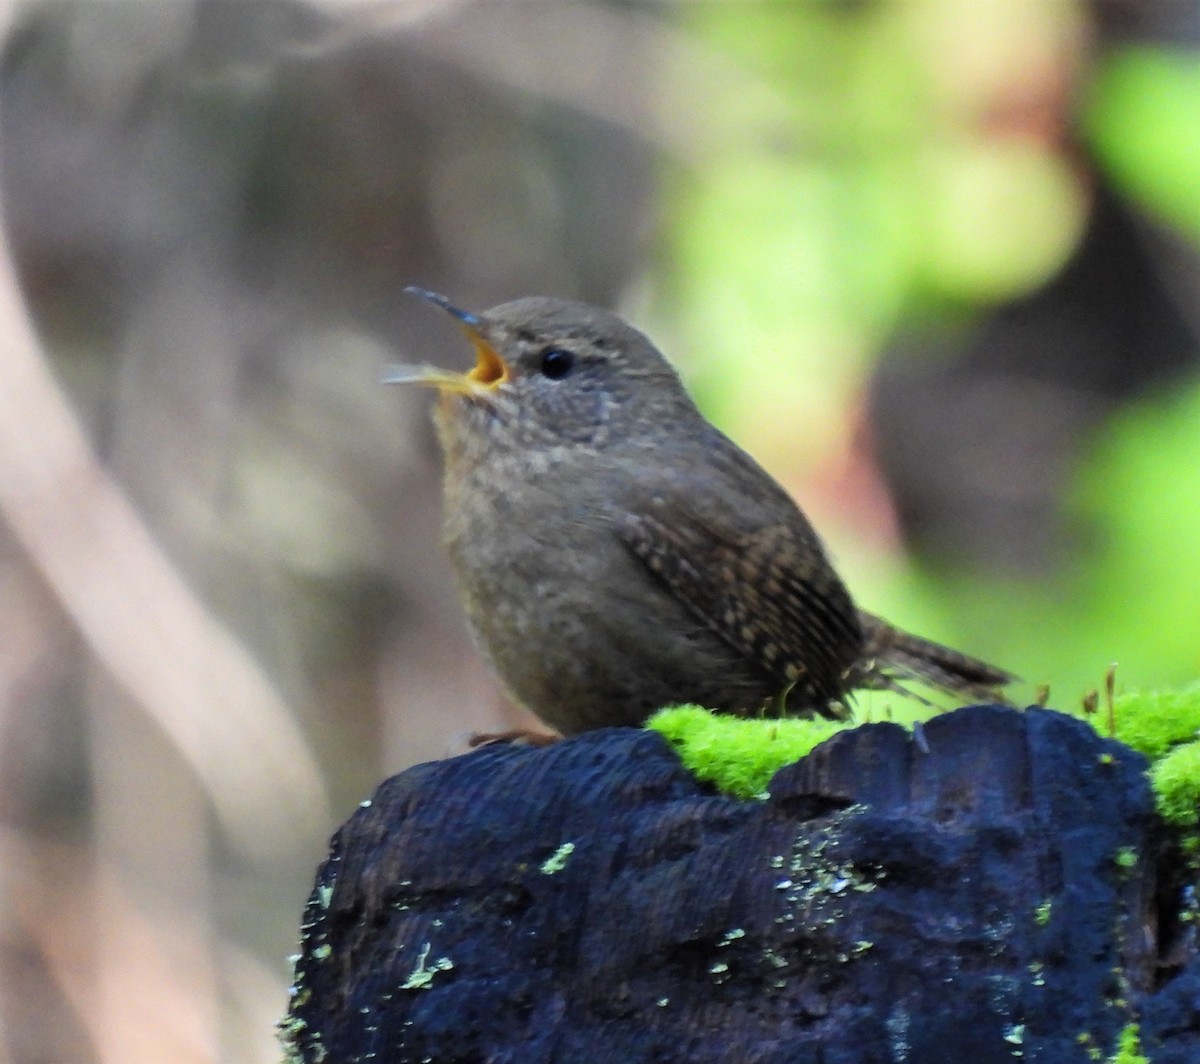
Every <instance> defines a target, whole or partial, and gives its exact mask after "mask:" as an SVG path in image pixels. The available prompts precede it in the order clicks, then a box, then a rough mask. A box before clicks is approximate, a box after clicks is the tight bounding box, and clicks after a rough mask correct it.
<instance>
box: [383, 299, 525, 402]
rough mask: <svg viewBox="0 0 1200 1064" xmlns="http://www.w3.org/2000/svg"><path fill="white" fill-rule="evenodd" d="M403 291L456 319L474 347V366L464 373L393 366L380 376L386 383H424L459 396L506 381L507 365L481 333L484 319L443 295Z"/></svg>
mask: <svg viewBox="0 0 1200 1064" xmlns="http://www.w3.org/2000/svg"><path fill="white" fill-rule="evenodd" d="M404 291H406V292H411V293H412V294H413V295H416V296H420V297H421V298H422V299H424V300H425V301H426V302H428V303H432V304H433V305H434V306H436V307H440V308H441V309H442V310H444V311H445V312H446V313H447V314H449V315H450V316H451V317H453V318H455V319H456V320H457V321H458V323H459V325H460V326H461V327H462V330H463V332H465V333H466V334H467V336H468V337H469V338H470V340H471V346H472V347H473V348H474V349H475V365H474V367H473V368H472V369H470V370H468V371H467V372H466V373H455V372H452V371H451V370H445V369H438V368H437V367H435V366H395V367H393V368H392V369H390V370H389V371H388V372H387V373H386V374H385V375H384V377H383V381H384V383H385V384H423V385H426V386H429V387H433V388H437V389H438V390H440V391H441V392H443V393H445V392H458V393H459V394H462V395H480V394H486V393H487V392H489V391H491V390H493V389H495V388H498V387H499V386H500V385H501V384H503V383H504V382H505V381H506V380H508V377H509V372H508V366H507V364H506V363H505V361H504V359H502V358H501V357H500V355H499V353H498V352H497V351H496V349H495V348H494V347H493V346H492V343H491V341H490V340H488V338H487V337H486V336H485V335H484V334H483V328H482V326H483V322H482V320H481V319H480V318H479V317H477V316H476V315H474V314H472V313H471V312H470V311H467V310H463V309H461V308H460V307H456V306H455V305H454V304H453V303H451V302H450V300H448V299H447V298H446V297H445V296H440V295H438V294H437V293H436V292H430V291H428V290H427V289H424V288H413V287H409V288H406V289H405V290H404Z"/></svg>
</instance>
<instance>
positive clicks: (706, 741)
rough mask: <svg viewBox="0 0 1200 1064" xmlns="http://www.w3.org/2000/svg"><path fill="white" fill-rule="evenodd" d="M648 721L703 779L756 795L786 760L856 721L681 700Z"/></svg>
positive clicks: (721, 787)
mask: <svg viewBox="0 0 1200 1064" xmlns="http://www.w3.org/2000/svg"><path fill="white" fill-rule="evenodd" d="M646 726H647V727H648V728H652V729H654V730H655V731H656V732H658V733H659V734H660V735H662V736H663V737H664V738H665V739H666V740H667V741H668V742H669V743H670V744H671V745H672V746H673V747H674V748H675V750H676V751H677V752H678V754H679V757H680V759H681V760H682V761H683V763H684V764H685V765H686V766H687V767H688V769H690V770H691V772H692V773H693V774H694V775H695V776H696V777H698V778H699V779H702V780H705V781H706V782H708V783H712V784H713V785H714V786H716V787H717V789H718V790H720V791H723V792H724V793H725V794H729V795H732V796H733V797H735V798H758V797H761V796H762V795H763V794H764V792H765V791H766V789H767V784H768V783H769V782H770V780H771V777H772V776H773V775H774V774H775V773H776V772H777V771H779V769H781V768H783V766H784V765H790V764H791V763H792V762H793V761H798V760H800V758H802V757H804V755H805V754H807V753H809V752H810V751H811V750H812V749H813V747H815V746H816V745H817V744H818V743H821V742H824V741H825V740H826V739H828V738H830V737H831V736H833V735H836V734H837V733H838V732H840V731H844V730H845V729H846V728H848V727H852V726H853V725H851V724H847V723H842V722H839V721H831V720H824V719H816V720H796V719H784V720H745V719H743V718H740V717H730V716H718V715H716V714H713V713H710V712H709V711H708V710H706V709H701V708H700V707H699V706H678V707H676V708H674V709H664V710H660V711H659V712H658V713H656V714H655V715H654V716H653V717H651V718H650V720H649V722H648V723H647V725H646Z"/></svg>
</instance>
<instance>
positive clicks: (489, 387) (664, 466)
mask: <svg viewBox="0 0 1200 1064" xmlns="http://www.w3.org/2000/svg"><path fill="white" fill-rule="evenodd" d="M421 294H424V293H421ZM426 296H427V298H431V297H430V296H428V294H426ZM435 301H437V302H440V303H441V304H442V305H443V306H444V307H446V308H447V309H449V310H450V311H451V313H453V314H455V316H457V317H459V319H460V320H462V321H463V322H464V323H465V324H466V326H467V331H468V332H469V334H470V335H471V336H472V338H473V340H474V342H475V346H476V349H477V351H481V353H480V359H481V363H480V367H484V361H485V360H490V359H491V358H492V357H493V356H499V359H500V360H502V362H496V363H494V364H493V363H491V362H490V361H489V365H488V366H487V367H486V370H485V369H484V368H477V369H476V370H475V371H473V372H472V373H471V374H468V375H466V376H464V377H462V378H461V379H457V378H455V377H454V376H453V375H449V374H445V373H442V372H440V371H432V370H430V371H417V372H416V373H404V374H401V375H400V376H398V377H396V378H395V379H397V380H404V381H417V382H420V383H430V384H434V385H435V386H437V387H439V388H441V389H442V391H443V394H442V395H441V397H440V399H439V402H438V407H437V414H436V420H437V425H438V430H439V436H440V439H441V442H442V446H443V450H444V452H445V510H446V518H445V533H446V545H447V548H448V550H449V553H450V558H451V561H452V562H453V565H454V570H455V573H456V575H457V577H458V581H459V585H460V589H461V592H462V597H463V601H464V603H465V606H466V610H467V614H468V617H469V620H470V623H471V627H472V629H473V631H474V633H475V635H476V637H477V639H478V641H479V643H480V645H481V647H482V648H483V650H484V651H485V653H486V654H487V656H488V657H489V658H490V659H491V661H492V663H493V664H494V666H495V668H496V670H497V672H498V673H499V675H500V677H501V679H502V680H503V681H504V684H505V686H506V687H507V689H508V690H509V692H510V693H511V695H512V696H513V697H514V698H515V699H516V700H517V701H519V702H521V703H522V704H524V705H525V706H527V707H528V708H529V709H531V710H532V711H533V712H534V713H536V714H537V715H538V716H539V717H540V718H541V719H542V720H544V721H545V722H546V723H548V724H550V725H551V726H553V727H554V728H556V729H558V730H559V731H561V732H563V733H564V734H572V733H575V732H580V731H585V730H587V729H590V728H596V727H601V726H605V725H634V724H639V723H641V722H642V721H643V720H644V719H645V718H646V717H647V716H648V715H649V714H650V713H651V712H653V711H654V710H655V709H657V708H659V707H661V706H664V705H670V704H676V703H683V702H695V703H698V704H701V705H705V706H708V707H710V708H712V709H715V710H720V711H725V712H751V711H755V710H758V709H760V708H761V707H762V706H763V705H764V704H766V703H768V702H769V701H771V700H773V699H779V697H780V696H781V695H784V696H785V697H786V705H787V708H788V709H789V710H794V711H804V710H809V711H813V710H815V711H818V712H826V711H829V709H830V707H831V706H832V705H834V704H836V703H837V702H838V701H839V700H840V699H842V698H843V697H844V696H845V695H846V694H847V693H848V692H849V691H850V690H851V689H853V688H854V687H860V686H866V687H892V686H895V681H894V678H893V676H892V674H891V673H890V672H889V669H888V666H889V664H893V662H891V661H890V658H892V657H894V658H896V661H895V662H894V664H896V666H897V669H896V671H897V673H898V675H899V676H900V677H911V676H913V675H918V676H921V677H924V678H927V679H932V681H933V682H935V683H937V684H938V685H940V686H943V687H946V688H947V689H949V690H957V691H962V692H964V693H972V694H974V693H976V691H977V690H979V689H985V688H986V689H990V688H992V687H994V686H996V685H998V684H1001V683H1003V682H1005V681H1007V679H1008V677H1007V675H1006V674H1004V673H1002V672H1000V671H999V670H994V669H990V667H988V666H984V665H982V664H981V663H978V662H974V661H973V660H972V659H969V658H966V657H964V656H962V655H958V654H956V653H955V652H953V651H946V650H945V648H941V647H938V646H937V644H932V643H928V642H926V641H924V640H919V639H917V638H916V637H910V636H907V635H905V634H903V633H900V632H897V631H896V630H895V629H893V628H891V626H889V625H887V624H886V622H881V621H879V619H878V618H875V617H873V616H871V615H869V614H860V613H859V611H858V610H857V609H856V608H855V606H854V604H853V602H852V600H851V598H850V595H849V593H848V592H847V591H846V588H845V587H844V585H843V584H842V582H841V580H840V579H839V578H838V576H837V574H836V572H835V571H834V569H833V567H832V565H831V564H830V562H829V560H828V558H827V557H826V554H825V552H824V549H823V548H822V546H821V542H820V540H819V539H818V537H817V535H816V533H815V532H814V531H813V529H812V527H811V526H810V525H809V523H808V521H807V519H806V518H805V517H804V515H803V514H802V513H801V511H800V510H799V509H798V507H797V506H796V504H795V503H794V502H793V501H792V500H791V498H790V497H789V496H788V495H787V493H786V492H785V491H784V490H783V489H782V488H781V487H780V486H779V485H778V484H777V483H776V482H775V481H774V480H773V479H772V478H771V477H770V476H769V475H768V474H767V473H766V472H764V471H763V470H762V468H761V467H760V466H759V465H758V464H757V463H756V462H755V461H754V460H753V459H752V458H751V457H750V456H749V455H747V454H746V453H745V452H744V451H742V450H741V449H740V448H739V447H737V446H736V445H735V444H734V443H732V442H731V441H730V440H729V439H728V438H726V437H725V436H724V435H722V434H721V433H720V432H719V431H718V430H717V429H715V428H714V427H713V426H712V425H710V424H709V423H708V422H707V421H705V420H704V418H703V416H702V415H701V414H700V412H699V410H698V409H697V408H696V406H695V405H694V404H693V402H692V400H691V399H690V398H689V396H688V395H687V393H686V391H685V390H684V388H683V385H682V384H681V382H680V380H679V378H678V376H677V374H676V373H675V371H674V370H673V369H672V368H671V366H670V365H669V364H668V363H667V361H666V360H665V359H664V358H663V356H662V355H661V354H660V353H659V352H658V350H657V349H656V348H655V347H654V346H653V344H651V343H650V341H649V340H648V339H647V338H646V337H645V336H643V335H642V334H641V333H639V332H638V331H637V330H635V329H633V328H632V327H631V326H630V325H628V324H627V323H626V322H624V321H622V320H621V319H620V318H619V317H617V316H616V315H614V314H612V313H610V312H608V311H604V310H600V309H598V308H595V307H590V306H587V305H584V304H580V303H573V302H568V301H565V300H558V299H548V298H532V299H522V300H518V301H516V302H513V303H506V304H504V305H502V306H499V307H495V308H493V309H492V310H489V311H487V312H485V313H483V314H480V315H470V314H466V313H465V312H462V311H458V310H456V309H455V308H453V307H450V306H449V305H448V304H446V303H445V302H444V301H442V300H440V298H437V299H435ZM481 349H482V350H481ZM548 352H555V353H557V354H556V355H551V358H555V357H558V355H561V354H562V353H564V352H565V353H566V354H567V355H568V356H569V358H568V361H569V363H570V369H569V371H568V372H566V373H565V374H564V375H563V376H561V377H553V378H552V377H550V376H548V375H547V373H546V372H544V369H545V365H546V363H545V359H546V356H547V353H548ZM561 361H562V360H561V359H560V362H561ZM501 367H502V370H503V373H502V375H501ZM554 368H555V370H556V372H557V369H558V367H557V366H555V367H554ZM422 374H424V375H422ZM883 651H886V652H887V655H889V657H884V656H883V653H882V652H883ZM937 652H942V653H944V655H945V657H938V655H937ZM906 654H907V657H905V655H906ZM931 655H932V660H931V668H932V669H933V671H932V672H931V673H929V674H928V675H927V673H926V671H925V670H923V669H922V668H920V667H919V666H920V664H921V661H922V658H923V657H927V656H931ZM914 663H915V664H914ZM934 665H936V668H934ZM962 667H965V671H964V669H963V668H962ZM939 670H940V671H939ZM960 673H961V675H960Z"/></svg>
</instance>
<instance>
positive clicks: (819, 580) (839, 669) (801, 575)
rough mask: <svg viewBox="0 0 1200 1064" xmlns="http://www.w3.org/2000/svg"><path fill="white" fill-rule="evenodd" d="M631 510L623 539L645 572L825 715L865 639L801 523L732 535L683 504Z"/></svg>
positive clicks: (846, 599) (845, 597) (850, 605)
mask: <svg viewBox="0 0 1200 1064" xmlns="http://www.w3.org/2000/svg"><path fill="white" fill-rule="evenodd" d="M650 511H651V512H646V511H642V512H638V513H626V514H625V515H624V516H623V517H622V518H621V519H620V523H619V527H618V534H619V535H620V537H621V539H622V540H623V542H624V543H625V545H626V546H627V547H628V548H629V550H630V551H631V552H632V553H633V554H634V556H635V557H637V558H638V559H639V560H640V561H641V562H642V563H643V564H644V565H645V566H646V568H647V569H648V570H649V571H650V572H651V573H652V574H653V575H654V576H655V577H656V578H657V579H658V580H660V581H661V582H662V583H663V585H664V586H665V587H666V588H667V589H668V590H669V591H670V592H671V594H673V595H674V596H675V597H676V598H677V599H679V601H680V602H682V603H684V604H685V605H686V606H687V607H688V609H690V610H691V611H692V612H693V613H694V614H695V615H696V616H697V617H698V618H699V619H700V620H702V621H703V622H704V623H705V624H707V625H708V626H709V627H710V628H712V629H713V630H714V631H715V632H716V633H717V634H718V635H720V636H721V638H722V639H724V640H725V641H726V642H727V643H729V644H730V645H731V646H732V647H733V648H734V649H736V650H737V651H738V652H739V653H741V654H743V655H745V656H746V658H748V659H749V660H751V661H753V662H755V663H757V664H758V665H759V666H761V667H762V669H763V670H764V671H765V672H766V673H768V674H769V675H771V676H774V677H776V678H777V679H778V680H779V686H780V688H781V689H783V688H786V687H788V686H789V685H792V684H794V685H795V688H794V689H793V693H794V695H800V696H801V697H800V699H799V700H797V699H796V698H794V697H793V698H792V699H790V701H791V703H792V704H793V705H794V704H796V702H797V701H800V702H802V703H805V704H809V703H811V704H812V705H814V706H816V707H818V708H821V707H823V706H824V705H825V704H827V703H828V702H830V701H834V700H836V699H838V698H839V697H840V696H841V695H842V694H843V692H844V691H845V686H846V676H847V671H848V670H849V669H850V667H851V666H852V665H853V664H854V662H855V661H856V660H857V658H858V656H859V654H860V652H861V649H862V641H863V634H862V629H861V627H860V625H859V621H858V615H857V612H856V610H855V608H854V605H853V603H852V602H851V600H850V595H849V593H848V592H847V591H846V589H845V587H844V586H843V585H842V582H841V580H839V579H838V576H837V574H836V573H835V572H834V571H833V568H832V566H830V564H829V562H828V561H827V560H826V558H825V556H824V553H823V552H822V550H821V547H820V544H819V542H818V541H817V539H816V536H815V535H814V534H813V532H812V530H811V529H810V528H809V527H808V526H807V525H806V524H804V522H803V519H802V518H800V517H799V515H798V514H797V515H796V520H795V521H794V522H792V521H787V520H785V521H780V522H778V523H773V524H770V525H767V526H762V527H758V528H754V529H752V530H749V531H739V532H734V531H730V530H728V529H724V528H718V527H715V526H714V525H713V523H711V522H706V521H705V520H704V519H702V518H700V517H698V516H697V515H696V514H695V513H692V512H690V511H689V510H688V509H687V508H686V507H684V506H680V505H678V504H677V503H668V502H666V501H665V500H663V499H659V500H656V505H655V506H653V507H651V508H650Z"/></svg>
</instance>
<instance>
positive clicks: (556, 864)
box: [542, 842, 575, 876]
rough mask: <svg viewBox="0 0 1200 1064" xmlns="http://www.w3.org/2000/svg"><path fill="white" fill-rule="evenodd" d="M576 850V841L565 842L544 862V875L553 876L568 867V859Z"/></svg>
mask: <svg viewBox="0 0 1200 1064" xmlns="http://www.w3.org/2000/svg"><path fill="white" fill-rule="evenodd" d="M574 852H575V843H573V842H564V843H563V844H562V845H561V846H560V847H559V848H558V849H557V850H555V851H554V852H553V853H552V854H551V855H550V856H549V857H547V858H546V859H545V860H544V861H543V862H542V875H544V876H552V875H554V874H555V873H556V872H561V871H562V870H563V869H564V868H566V867H567V859H568V858H569V857H570V856H571V854H573V853H574Z"/></svg>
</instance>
